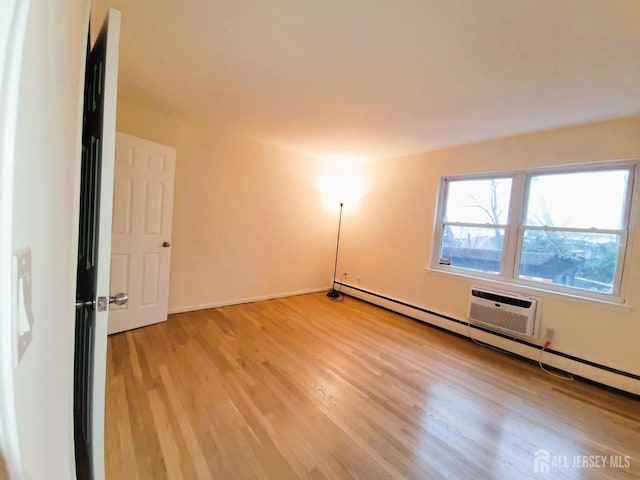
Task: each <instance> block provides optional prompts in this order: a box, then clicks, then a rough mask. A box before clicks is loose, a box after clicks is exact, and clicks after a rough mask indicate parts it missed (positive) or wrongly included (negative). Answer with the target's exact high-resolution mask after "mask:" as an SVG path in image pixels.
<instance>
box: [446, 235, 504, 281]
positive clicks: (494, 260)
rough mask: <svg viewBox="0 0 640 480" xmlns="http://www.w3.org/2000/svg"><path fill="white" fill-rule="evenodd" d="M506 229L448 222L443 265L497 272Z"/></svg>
mask: <svg viewBox="0 0 640 480" xmlns="http://www.w3.org/2000/svg"><path fill="white" fill-rule="evenodd" d="M503 242H504V228H485V227H458V226H456V225H445V226H444V231H443V233H442V243H441V245H442V247H441V249H440V264H441V265H451V266H453V267H458V268H466V269H469V270H477V271H481V272H487V273H493V274H496V275H497V274H498V273H499V272H500V262H501V260H502V245H503Z"/></svg>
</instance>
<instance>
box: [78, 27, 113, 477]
mask: <svg viewBox="0 0 640 480" xmlns="http://www.w3.org/2000/svg"><path fill="white" fill-rule="evenodd" d="M106 47H107V39H106V30H102V31H101V34H100V35H99V37H98V39H97V40H96V43H95V45H94V47H93V48H92V49H91V50H90V51H89V52H88V54H87V64H86V72H85V91H84V112H83V127H82V170H81V180H80V221H79V224H80V225H79V234H78V271H77V287H76V328H75V357H74V385H73V423H74V441H75V454H76V455H75V456H76V475H77V478H78V479H92V478H93V476H94V475H93V473H94V472H93V458H92V445H91V438H92V413H93V359H94V345H95V322H96V297H97V291H96V286H97V268H98V265H97V258H98V233H99V232H98V229H99V214H100V178H101V167H102V158H101V157H102V148H101V142H102V126H103V110H104V80H105V68H104V66H105V58H106Z"/></svg>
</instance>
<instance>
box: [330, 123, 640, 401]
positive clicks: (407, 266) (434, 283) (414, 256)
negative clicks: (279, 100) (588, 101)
mask: <svg viewBox="0 0 640 480" xmlns="http://www.w3.org/2000/svg"><path fill="white" fill-rule="evenodd" d="M629 158H640V117H633V118H626V119H618V120H613V121H609V122H602V123H595V124H588V125H583V126H577V127H573V128H566V129H558V130H552V131H546V132H540V133H532V134H528V135H522V136H517V137H511V138H506V139H502V140H496V141H490V142H483V143H478V144H472V145H466V146H460V147H455V148H449V149H445V150H440V151H434V152H429V153H422V154H418V155H413V156H408V157H403V158H395V159H390V160H381V161H378V162H373V163H370V164H367V165H365V166H363V168H362V175H363V176H364V179H365V182H366V184H367V188H368V194H367V196H366V197H365V198H364V199H363V200H362V202H361V206H360V208H359V210H358V212H357V213H356V214H354V215H352V216H351V217H350V218H349V220H348V221H347V222H345V224H344V230H343V233H344V235H343V243H342V252H343V255H342V256H341V262H340V267H339V272H340V273H342V272H345V271H346V272H348V277H347V280H345V281H346V282H347V283H349V284H352V285H354V286H356V287H358V288H361V289H364V290H366V291H369V292H374V293H377V294H381V295H384V296H387V297H390V298H393V299H396V300H400V301H404V302H407V303H409V304H411V305H415V306H418V307H421V308H424V309H428V310H430V311H433V312H436V313H439V314H442V315H446V316H449V317H453V318H455V319H458V320H463V321H465V320H466V314H467V311H466V310H467V298H468V295H469V287H470V285H471V284H472V283H474V284H475V283H477V282H472V281H471V280H469V279H466V278H461V277H456V276H451V275H446V274H442V273H437V272H433V271H428V270H425V267H426V266H428V265H429V256H430V252H431V249H432V240H433V239H432V233H433V224H434V213H435V208H436V197H437V192H438V186H439V179H440V177H441V176H443V175H454V174H460V173H474V172H484V171H500V170H510V169H518V168H526V167H538V166H547V165H561V164H570V163H581V162H592V161H601V160H614V159H629ZM639 198H640V197H639ZM636 211H640V209H637V210H636ZM638 220H639V219H637V218H636V219H635V224H636V225H638ZM633 237H634V238H632V243H631V245H630V246H629V250H628V258H627V265H626V269H625V278H624V279H623V294H624V296H625V297H626V301H627V306H628V307H629V308H616V307H608V306H600V305H598V304H596V303H593V302H584V301H583V302H577V301H572V300H568V299H566V298H563V297H560V296H558V295H547V294H544V295H542V297H543V301H542V327H543V329H544V328H547V327H549V328H553V329H555V338H554V343H553V347H552V348H553V349H555V350H557V351H560V352H563V353H566V354H569V355H572V356H576V357H578V358H581V359H585V360H589V361H591V362H596V363H598V364H601V365H605V366H608V367H612V368H615V369H619V370H623V371H626V372H629V373H632V374H635V375H640V349H638V339H639V338H640V312H639V310H638V306H639V305H640V281H639V280H640V262H639V261H638V259H639V258H640V237H638V234H637V232H635V231H634V232H633ZM358 277H360V280H358V279H357V278H358ZM354 293H355V294H357V295H358V292H354ZM365 297H366V298H368V299H370V300H372V301H379V299H376V298H375V297H370V296H366V295H365ZM383 303H384V302H383ZM387 306H390V307H392V308H396V307H397V305H395V306H394V305H392V304H389V305H387ZM405 310H406V309H405ZM407 313H409V314H412V315H415V314H416V311H407ZM422 316H423V317H424V318H423V319H424V320H426V321H429V322H432V323H434V324H437V325H440V326H443V327H445V328H449V329H452V330H454V331H458V332H461V333H465V332H466V329H465V328H464V327H461V326H459V325H458V324H456V323H454V322H450V321H447V320H442V319H438V318H437V317H433V316H429V315H422ZM543 331H544V330H543ZM477 336H478V337H481V338H482V339H483V340H487V341H491V342H493V343H498V344H500V346H502V347H503V348H508V349H510V350H513V351H516V352H517V353H519V354H522V355H528V356H533V358H537V353H538V352H537V350H535V349H527V348H524V347H522V346H519V345H517V344H515V343H514V342H510V341H503V340H500V339H495V338H492V337H493V336H487V335H482V334H480V333H477ZM543 341H544V339H543V340H542V341H541V342H543ZM550 360H551V362H550V363H552V364H553V363H554V362H555V364H557V365H558V366H561V367H564V368H567V369H574V371H576V368H577V369H578V370H580V368H582V367H580V366H576V365H572V364H571V362H567V361H566V360H565V359H562V358H558V359H550ZM587 370H588V371H587ZM587 370H584V371H583V370H580V371H576V373H579V374H581V375H584V376H589V377H590V378H592V379H594V380H596V381H601V382H603V383H610V384H612V383H614V384H615V386H617V387H619V388H626V389H632V390H633V391H635V392H636V393H639V392H640V385H639V384H640V382H638V381H637V380H630V379H612V378H611V375H609V374H607V373H606V372H603V371H597V370H593V369H587Z"/></svg>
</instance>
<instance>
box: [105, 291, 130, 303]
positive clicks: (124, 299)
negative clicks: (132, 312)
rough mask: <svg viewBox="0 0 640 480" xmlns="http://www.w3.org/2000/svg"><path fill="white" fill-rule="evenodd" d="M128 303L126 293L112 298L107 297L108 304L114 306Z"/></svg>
mask: <svg viewBox="0 0 640 480" xmlns="http://www.w3.org/2000/svg"><path fill="white" fill-rule="evenodd" d="M128 301H129V295H127V294H126V293H116V294H115V295H114V296H113V297H109V303H115V304H116V305H124V304H125V303H127V302H128Z"/></svg>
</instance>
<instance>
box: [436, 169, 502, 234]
mask: <svg viewBox="0 0 640 480" xmlns="http://www.w3.org/2000/svg"><path fill="white" fill-rule="evenodd" d="M510 195H511V178H492V179H483V180H455V181H450V182H449V184H448V187H447V198H446V204H445V205H446V210H445V213H444V220H445V221H448V222H462V223H481V224H482V223H491V224H500V225H504V224H506V223H507V217H508V214H509V196H510Z"/></svg>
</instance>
